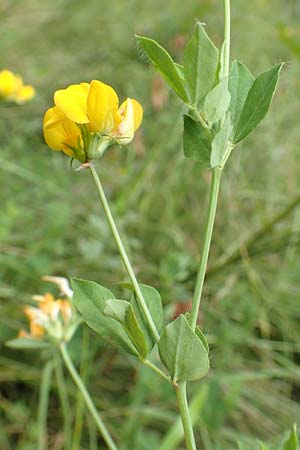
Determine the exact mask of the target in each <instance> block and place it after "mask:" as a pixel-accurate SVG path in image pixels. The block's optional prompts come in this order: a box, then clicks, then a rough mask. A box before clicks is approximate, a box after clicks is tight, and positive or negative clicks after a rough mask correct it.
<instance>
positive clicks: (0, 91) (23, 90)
mask: <svg viewBox="0 0 300 450" xmlns="http://www.w3.org/2000/svg"><path fill="white" fill-rule="evenodd" d="M34 95H35V89H34V88H33V86H30V85H24V84H23V80H22V78H21V77H20V76H19V75H15V74H13V73H12V72H11V71H10V70H6V69H5V70H1V71H0V100H1V99H3V100H5V101H8V102H14V103H17V104H23V103H25V102H27V101H29V100H31V99H32V98H33V97H34Z"/></svg>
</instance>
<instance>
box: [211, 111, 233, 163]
mask: <svg viewBox="0 0 300 450" xmlns="http://www.w3.org/2000/svg"><path fill="white" fill-rule="evenodd" d="M231 130H232V127H231V115H230V113H228V114H227V116H226V119H225V122H224V123H223V125H222V127H221V129H220V131H219V132H218V133H217V134H216V135H215V137H214V139H213V142H212V149H211V156H210V165H211V167H218V166H219V167H223V165H224V163H225V160H224V158H225V156H226V150H227V147H228V145H230V144H229V137H230V134H231Z"/></svg>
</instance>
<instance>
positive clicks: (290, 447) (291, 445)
mask: <svg viewBox="0 0 300 450" xmlns="http://www.w3.org/2000/svg"><path fill="white" fill-rule="evenodd" d="M298 445H299V440H298V435H297V426H296V424H295V425H294V426H293V429H292V431H291V434H290V437H289V438H288V440H287V441H286V442H285V444H284V446H283V450H298Z"/></svg>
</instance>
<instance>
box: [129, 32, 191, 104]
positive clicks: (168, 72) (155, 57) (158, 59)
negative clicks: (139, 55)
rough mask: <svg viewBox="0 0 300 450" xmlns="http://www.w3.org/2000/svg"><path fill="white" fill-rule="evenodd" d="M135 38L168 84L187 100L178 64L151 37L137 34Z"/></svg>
mask: <svg viewBox="0 0 300 450" xmlns="http://www.w3.org/2000/svg"><path fill="white" fill-rule="evenodd" d="M136 39H137V41H138V43H139V45H140V46H141V48H142V49H143V51H144V52H145V53H146V55H147V56H148V58H149V59H150V61H151V62H152V64H153V65H154V67H155V68H156V69H157V70H158V72H160V73H161V75H162V77H163V78H164V79H165V81H166V82H167V83H168V85H169V86H170V87H171V88H172V89H173V91H174V92H175V93H176V94H177V95H178V96H179V97H180V98H182V100H184V101H185V102H188V96H187V93H186V89H185V81H184V78H183V75H182V70H181V69H180V66H178V65H177V64H176V63H175V62H174V61H173V59H172V58H171V56H170V55H169V53H168V52H167V50H165V49H164V48H163V47H162V46H161V45H159V44H158V42H156V41H154V40H153V39H149V38H146V37H143V36H137V35H136Z"/></svg>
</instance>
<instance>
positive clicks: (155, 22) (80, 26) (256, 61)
mask: <svg viewBox="0 0 300 450" xmlns="http://www.w3.org/2000/svg"><path fill="white" fill-rule="evenodd" d="M232 3H233V4H232V9H233V20H232V26H233V35H232V57H233V58H238V59H240V60H242V61H243V62H244V63H245V64H246V65H247V66H249V67H250V69H251V70H252V72H254V73H255V74H257V73H259V72H260V71H262V70H264V69H265V68H267V67H268V66H270V65H271V64H273V63H276V62H279V61H282V60H283V61H286V62H287V64H286V68H285V70H284V72H283V75H282V78H281V82H280V86H279V90H278V93H277V94H276V97H275V99H274V102H273V106H272V110H271V112H270V114H269V115H268V118H267V119H266V120H265V121H264V123H263V124H262V125H261V126H260V127H259V129H258V130H257V131H256V132H255V133H253V135H251V137H249V138H248V139H247V140H246V141H245V142H244V143H243V144H242V145H240V146H239V147H238V148H237V149H236V150H235V152H234V155H233V156H232V158H231V159H230V162H229V164H228V165H227V166H226V171H225V173H224V177H223V184H222V192H221V197H220V204H219V210H218V214H217V221H216V228H215V233H214V242H213V246H212V252H211V257H210V261H209V270H208V276H207V282H206V285H205V291H204V299H203V306H202V313H201V317H200V320H201V323H202V327H203V328H204V330H205V332H206V333H207V335H208V339H209V342H210V345H211V361H212V369H211V371H210V374H209V377H208V378H207V379H205V380H204V381H202V382H201V383H193V384H192V386H191V388H190V392H189V394H190V396H191V398H193V403H194V406H195V408H196V410H197V411H198V414H197V420H196V433H197V439H198V442H199V448H200V449H204V448H205V449H206V450H227V449H233V448H237V444H236V442H237V441H238V440H239V441H240V442H241V445H242V444H243V445H248V446H249V448H251V449H254V448H257V447H258V445H257V438H259V439H262V440H269V441H271V442H272V443H273V445H274V448H278V447H277V445H278V442H279V440H280V438H279V436H280V435H282V433H283V432H285V430H287V429H288V428H289V427H290V426H291V424H292V422H293V421H295V420H297V418H298V419H299V417H300V405H299V398H300V391H299V389H300V381H299V380H300V369H299V365H298V363H299V350H300V328H299V316H300V311H299V296H300V283H299V280H300V258H299V240H300V208H299V205H300V198H299V197H300V191H299V149H300V128H299V111H300V108H299V105H300V98H299V97H300V76H299V69H300V61H299V59H300V44H299V42H300V26H299V23H300V5H299V1H297V0H253V1H252V2H245V1H244V0H235V1H234V2H232ZM222 14H223V11H222V2H221V0H218V1H217V0H201V1H196V0H185V1H184V2H178V1H175V0H167V1H165V2H162V1H161V0H151V1H150V0H143V1H140V0H126V1H124V0H87V1H85V2H82V1H81V0H43V2H41V1H40V0H2V1H1V4H0V36H1V39H0V61H1V67H0V68H1V69H2V68H9V69H11V70H13V71H14V72H17V73H20V74H21V75H22V76H23V77H24V79H25V82H28V83H31V84H33V85H34V86H35V87H36V89H37V96H36V98H35V99H34V101H32V102H31V103H28V104H26V105H25V106H23V107H1V109H0V117H1V120H0V144H1V149H0V154H1V161H0V177H1V178H0V204H1V219H0V267H1V271H0V277H1V279H0V281H1V284H0V341H1V342H0V383H1V386H0V448H1V449H3V450H12V449H13V450H33V449H36V437H37V436H36V435H37V425H36V413H37V401H38V385H39V379H40V374H41V370H42V368H43V366H44V362H45V357H46V355H44V354H43V353H36V352H20V351H18V352H17V351H13V350H10V349H7V348H5V346H4V342H5V340H7V339H9V338H12V337H14V336H15V335H16V334H17V332H18V330H19V329H20V327H21V326H23V327H24V324H25V321H24V317H23V313H22V307H23V305H24V304H26V303H28V302H30V299H31V296H32V294H37V293H44V292H45V291H49V290H52V287H51V286H50V285H47V284H46V283H45V282H42V280H41V276H42V275H44V274H48V275H50V274H51V275H61V276H67V277H71V276H76V277H82V278H88V279H92V280H95V281H97V282H99V283H100V284H103V285H106V286H108V287H112V288H113V289H115V290H118V289H119V288H118V287H116V286H113V285H114V283H117V282H119V281H123V280H126V276H125V274H124V271H123V268H122V265H121V263H120V260H119V257H118V255H117V253H116V249H115V246H114V243H113V241H112V239H111V236H110V233H109V230H108V227H107V224H106V221H105V218H104V216H103V214H102V211H101V208H100V207H99V205H98V203H97V196H96V193H95V191H94V188H93V184H92V182H91V180H90V175H89V173H87V172H85V171H80V172H76V171H75V170H74V168H73V169H71V168H70V166H69V160H68V158H66V157H64V155H63V154H60V153H55V152H51V151H50V150H49V149H48V148H47V147H46V145H45V144H44V142H43V138H42V133H41V125H42V117H43V114H44V111H45V109H46V108H48V107H49V106H50V105H51V104H52V96H53V92H54V91H55V90H56V89H59V88H62V87H65V86H67V85H68V84H71V83H76V82H79V81H90V80H91V79H100V80H102V81H104V82H106V83H109V84H111V85H113V86H114V87H115V89H116V90H117V92H119V95H120V97H121V98H122V99H124V98H125V97H126V96H132V97H135V98H138V99H139V100H140V101H141V102H142V104H143V106H144V111H145V117H144V122H143V126H142V129H141V132H140V133H139V134H138V135H137V136H136V139H135V141H134V143H133V144H132V145H131V147H130V148H129V149H128V151H125V150H124V149H123V150H122V149H118V148H116V149H114V150H112V151H110V152H109V153H107V154H106V155H105V156H104V158H103V159H102V160H101V161H99V162H98V163H97V166H98V169H99V171H100V174H101V175H102V178H103V181H104V184H105V187H106V191H107V194H108V196H109V197H110V199H111V202H112V207H113V211H114V213H115V215H116V217H117V222H118V224H119V225H120V228H121V230H122V234H123V236H124V235H126V239H127V244H128V247H129V248H130V252H131V254H132V260H133V262H134V266H135V270H136V272H137V273H138V277H139V279H140V280H141V281H143V282H144V283H148V284H151V285H153V286H155V287H156V288H157V289H159V291H160V293H161V295H162V298H163V300H164V303H165V308H166V312H167V313H166V315H167V317H168V319H170V318H171V317H172V316H173V315H174V314H176V311H179V310H184V309H187V308H188V305H189V302H190V300H191V295H192V287H193V280H194V272H195V267H196V264H197V260H198V256H199V245H200V242H201V230H202V227H203V221H204V220H205V211H206V205H207V200H208V199H207V188H208V179H209V174H208V173H206V172H200V170H199V167H197V165H195V164H194V163H193V162H192V161H187V160H184V159H183V156H182V149H181V131H182V119H181V114H182V112H183V110H182V106H181V105H180V104H179V103H178V100H176V98H175V96H173V95H172V94H171V93H169V92H168V91H167V89H166V87H165V86H164V84H163V83H162V82H161V80H160V78H157V76H156V75H155V73H154V71H153V70H152V69H151V68H150V67H149V65H148V64H147V63H146V62H145V60H144V58H143V57H142V55H140V54H139V50H138V49H137V48H136V44H135V40H134V32H136V33H138V34H144V35H147V36H150V37H155V39H157V40H158V41H159V42H161V43H162V44H163V45H164V46H166V47H167V48H168V49H169V50H170V52H171V53H172V55H174V56H175V57H176V58H177V59H178V60H179V61H180V60H181V57H182V47H183V45H184V43H185V41H186V39H187V37H188V36H189V34H190V33H191V31H192V28H193V23H194V19H195V17H197V18H199V19H200V20H201V21H203V22H205V23H207V30H208V32H209V34H210V35H211V36H212V37H213V39H214V40H215V41H216V43H217V44H221V42H222V34H223V25H222V23H223V16H222ZM276 215H277V216H278V217H277V218H276ZM268 222H269V223H268ZM71 351H72V354H73V356H74V359H75V360H76V362H77V363H78V364H79V365H80V364H81V366H82V368H83V370H84V372H85V377H86V380H87V383H88V387H89V390H90V392H91V393H92V395H93V398H94V400H95V402H96V404H97V406H98V407H99V409H100V410H103V411H104V413H103V414H104V417H105V419H106V422H107V423H108V425H109V428H110V430H111V431H112V433H113V435H115V436H121V438H122V442H123V443H124V446H125V447H126V448H128V450H129V449H130V450H150V449H151V450H153V449H154V448H155V449H160V450H171V449H172V448H178V449H179V448H180V449H183V448H184V445H183V444H182V442H181V441H180V439H179V440H178V441H177V440H176V439H175V441H172V436H171V437H170V436H169V437H168V439H165V440H164V441H162V436H163V435H164V434H165V433H166V432H168V430H169V429H170V427H171V426H172V424H173V423H174V421H175V419H176V417H177V413H176V404H175V399H174V395H173V392H172V390H171V389H170V388H169V387H168V386H166V385H165V384H164V382H162V381H161V380H160V379H158V378H157V376H156V375H155V374H152V373H149V371H148V369H145V368H142V369H141V368H140V367H138V366H137V365H136V363H135V361H133V360H131V359H130V358H128V357H127V356H125V355H124V354H122V353H120V352H118V351H117V350H116V349H114V348H112V347H111V346H110V345H107V343H106V342H103V341H101V339H99V337H96V336H95V335H94V334H93V333H92V332H90V331H89V330H87V329H85V330H81V331H80V332H78V333H77V335H76V337H75V339H74V341H73V342H72V345H71ZM80 360H81V361H80ZM68 391H69V394H70V396H71V398H72V402H74V416H75V410H76V411H77V412H76V416H77V419H78V420H77V428H78V429H77V431H78V436H79V435H80V433H81V431H80V429H81V428H82V437H81V447H80V448H82V449H91V450H96V449H97V448H104V445H103V443H101V441H98V442H97V438H96V437H95V429H94V427H93V424H92V423H91V420H90V418H89V416H88V415H85V412H84V411H83V412H81V411H80V408H81V406H80V404H79V407H78V403H77V402H76V391H75V389H74V387H73V385H72V383H71V382H70V381H68ZM75 405H77V406H75ZM78 408H79V412H78ZM81 415H82V417H83V422H81V420H80V418H81ZM48 423H49V439H48V441H49V449H52V450H59V449H62V448H63V439H62V417H61V412H60V407H59V399H58V396H57V393H56V386H55V383H53V386H52V394H51V399H50V414H49V421H48ZM78 448H79V447H78ZM241 448H242V447H241Z"/></svg>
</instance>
